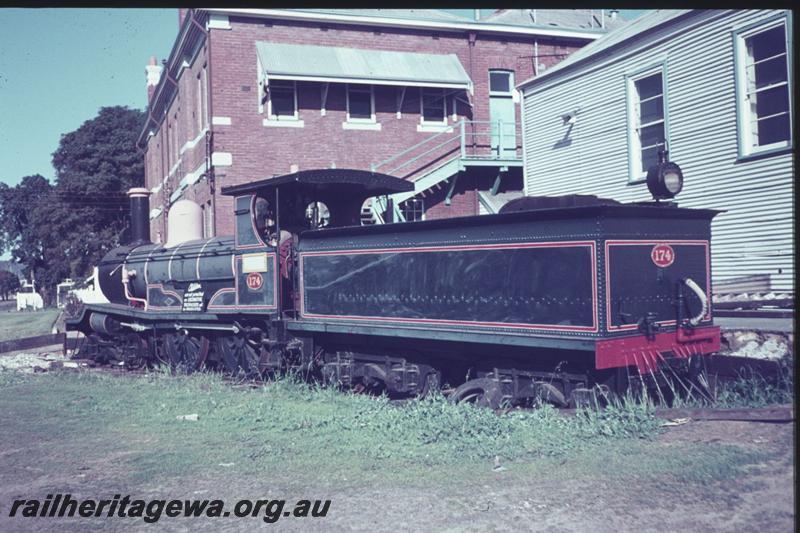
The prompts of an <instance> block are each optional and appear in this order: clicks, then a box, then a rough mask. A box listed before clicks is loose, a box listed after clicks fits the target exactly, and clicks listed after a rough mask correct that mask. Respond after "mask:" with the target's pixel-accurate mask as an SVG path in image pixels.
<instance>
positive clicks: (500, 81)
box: [489, 70, 514, 96]
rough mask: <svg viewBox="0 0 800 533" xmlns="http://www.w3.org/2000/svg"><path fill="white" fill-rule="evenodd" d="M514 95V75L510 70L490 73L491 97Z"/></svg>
mask: <svg viewBox="0 0 800 533" xmlns="http://www.w3.org/2000/svg"><path fill="white" fill-rule="evenodd" d="M513 94H514V73H513V72H512V71H510V70H490V71H489V96H509V95H513Z"/></svg>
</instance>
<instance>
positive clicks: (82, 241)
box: [0, 106, 145, 303]
mask: <svg viewBox="0 0 800 533" xmlns="http://www.w3.org/2000/svg"><path fill="white" fill-rule="evenodd" d="M144 119H145V115H144V113H142V112H141V111H138V110H135V109H128V108H127V107H120V106H117V107H103V108H101V109H100V111H99V113H98V115H97V116H96V117H95V118H93V119H91V120H87V121H86V122H84V123H83V124H82V125H81V126H80V127H79V128H78V129H77V130H75V131H73V132H71V133H67V134H66V135H62V136H61V140H60V141H59V144H58V148H57V149H56V151H55V152H54V153H53V166H54V167H55V169H56V183H55V185H51V184H50V182H48V181H47V180H46V179H45V178H44V177H42V176H40V175H38V174H37V175H34V176H26V177H25V178H23V180H22V181H21V182H20V183H19V185H17V186H15V187H9V186H8V185H6V184H2V183H0V253H3V252H5V251H11V253H12V255H13V257H14V259H16V260H17V261H19V262H22V263H24V264H25V265H27V269H26V272H25V273H26V275H30V274H31V273H33V275H34V276H35V278H36V286H37V288H39V289H40V292H41V293H42V298H43V299H44V300H45V303H49V302H52V300H53V298H54V296H55V290H56V285H57V284H58V283H59V282H61V281H62V280H63V279H64V278H65V277H76V278H82V277H85V276H87V275H89V273H90V272H91V269H92V267H93V266H94V265H96V264H97V263H99V262H100V260H101V259H102V257H103V256H104V255H105V254H106V253H107V252H108V251H109V250H110V249H111V248H114V247H115V246H118V245H119V240H118V236H119V233H120V232H121V231H122V229H123V228H124V227H125V226H126V224H127V220H128V215H129V209H128V200H127V198H126V196H125V192H126V191H127V190H128V189H129V188H131V187H141V186H142V184H143V182H144V162H143V158H142V156H141V155H140V154H139V153H138V152H137V150H136V139H137V137H138V134H139V132H140V131H141V128H142V125H143V123H144Z"/></svg>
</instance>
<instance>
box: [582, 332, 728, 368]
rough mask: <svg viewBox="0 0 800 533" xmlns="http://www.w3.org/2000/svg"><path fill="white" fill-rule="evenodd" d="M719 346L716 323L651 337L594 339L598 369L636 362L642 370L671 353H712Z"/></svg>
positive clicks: (623, 365)
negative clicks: (687, 330)
mask: <svg viewBox="0 0 800 533" xmlns="http://www.w3.org/2000/svg"><path fill="white" fill-rule="evenodd" d="M719 349H720V329H719V327H716V326H710V327H703V328H695V329H694V330H693V331H692V333H691V334H689V333H685V332H683V331H682V328H681V329H679V330H678V331H670V332H667V333H657V334H656V335H655V336H654V337H653V338H652V339H648V338H647V337H646V336H645V335H635V336H631V337H618V338H614V339H609V340H602V341H597V343H596V344H595V366H596V367H597V369H598V370H602V369H605V368H620V367H626V366H635V367H637V368H638V369H639V373H641V374H649V373H651V372H653V371H655V370H656V368H658V361H659V360H661V359H664V358H665V354H671V355H670V357H673V358H682V359H685V358H688V357H691V356H693V355H702V354H711V353H714V352H717V351H719Z"/></svg>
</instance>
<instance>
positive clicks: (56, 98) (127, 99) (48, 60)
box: [0, 8, 644, 185]
mask: <svg viewBox="0 0 800 533" xmlns="http://www.w3.org/2000/svg"><path fill="white" fill-rule="evenodd" d="M447 11H450V12H452V13H455V14H458V15H462V16H465V17H469V18H472V16H473V10H472V9H450V10H447ZM483 12H484V16H485V15H487V14H489V13H490V12H491V10H483ZM643 12H644V10H621V14H622V16H623V17H625V18H627V19H630V18H634V17H636V16H638V15H640V14H641V13H643ZM0 28H2V31H0V181H2V182H6V183H8V184H10V185H14V184H16V183H18V182H19V181H20V180H21V179H22V178H23V177H24V176H28V175H31V174H37V173H38V174H41V175H42V176H44V177H46V178H48V179H49V180H50V181H54V178H55V176H54V169H53V166H52V163H51V159H52V153H53V152H54V151H55V150H56V148H57V147H58V141H59V139H60V137H61V135H63V134H65V133H69V132H71V131H74V130H75V129H77V128H78V127H79V126H80V125H81V124H83V122H84V121H86V120H89V119H91V118H93V117H95V116H96V115H97V111H98V110H99V109H100V108H101V107H104V106H114V105H124V106H128V107H131V108H137V109H142V110H143V109H144V108H145V106H146V104H147V90H146V86H145V73H144V69H145V65H146V64H147V61H148V59H149V58H150V56H151V55H155V56H156V57H157V58H158V59H159V61H160V60H161V59H162V58H165V57H166V56H167V55H168V54H169V52H170V50H171V49H172V44H173V41H174V39H175V37H176V36H177V33H178V10H177V9H176V8H169V9H32V8H28V9H9V8H0Z"/></svg>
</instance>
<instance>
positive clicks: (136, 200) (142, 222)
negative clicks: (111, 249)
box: [128, 187, 150, 244]
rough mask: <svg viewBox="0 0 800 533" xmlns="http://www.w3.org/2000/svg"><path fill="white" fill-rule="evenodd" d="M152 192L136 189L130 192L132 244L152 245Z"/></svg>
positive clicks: (141, 188)
mask: <svg viewBox="0 0 800 533" xmlns="http://www.w3.org/2000/svg"><path fill="white" fill-rule="evenodd" d="M149 197H150V191H148V190H147V189H145V188H144V187H134V188H133V189H130V190H129V191H128V198H130V199H131V241H130V242H131V244H137V243H138V244H149V243H150V200H149Z"/></svg>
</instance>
